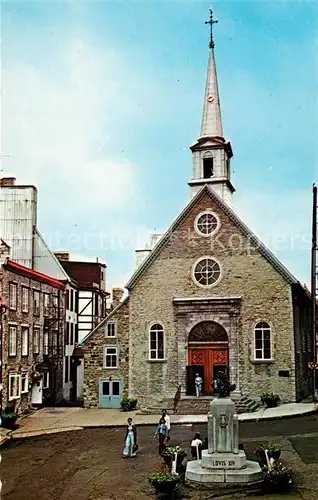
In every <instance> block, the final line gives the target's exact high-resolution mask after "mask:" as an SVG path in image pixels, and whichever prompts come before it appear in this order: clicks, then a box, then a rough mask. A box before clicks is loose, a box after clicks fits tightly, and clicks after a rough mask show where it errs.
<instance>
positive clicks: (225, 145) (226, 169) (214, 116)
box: [189, 9, 235, 205]
mask: <svg viewBox="0 0 318 500" xmlns="http://www.w3.org/2000/svg"><path fill="white" fill-rule="evenodd" d="M217 22H218V21H217V20H216V19H214V17H213V11H212V10H211V9H210V19H209V21H206V23H205V24H209V25H210V42H209V62H208V72H207V79H206V87H205V96H204V104H203V115H202V123H201V134H200V137H199V139H198V140H197V142H196V143H195V144H193V146H191V148H190V149H191V151H192V153H193V179H192V180H191V181H190V182H189V185H190V187H191V191H192V195H195V194H196V192H197V191H198V190H199V189H200V188H201V187H202V186H203V185H204V184H208V185H210V187H211V188H212V189H214V190H215V191H216V193H217V194H218V195H219V196H220V197H221V198H222V199H223V200H224V201H225V202H226V203H227V204H228V205H231V203H232V193H233V192H234V191H235V189H234V187H233V185H232V184H231V181H230V176H231V172H230V159H231V157H232V156H233V153H232V148H231V144H230V142H227V141H226V140H225V139H224V137H223V126H222V116H221V107H220V96H219V88H218V78H217V70H216V64H215V56H214V47H215V44H214V39H213V25H214V24H216V23H217Z"/></svg>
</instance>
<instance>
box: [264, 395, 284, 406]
mask: <svg viewBox="0 0 318 500" xmlns="http://www.w3.org/2000/svg"><path fill="white" fill-rule="evenodd" d="M261 401H262V404H263V405H265V406H266V408H276V406H278V404H279V403H280V397H279V396H278V394H274V393H273V392H265V393H264V394H262V396H261Z"/></svg>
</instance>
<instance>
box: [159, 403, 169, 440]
mask: <svg viewBox="0 0 318 500" xmlns="http://www.w3.org/2000/svg"><path fill="white" fill-rule="evenodd" d="M161 418H164V419H165V422H166V426H167V429H168V435H167V441H170V417H169V415H168V413H167V410H162V412H161Z"/></svg>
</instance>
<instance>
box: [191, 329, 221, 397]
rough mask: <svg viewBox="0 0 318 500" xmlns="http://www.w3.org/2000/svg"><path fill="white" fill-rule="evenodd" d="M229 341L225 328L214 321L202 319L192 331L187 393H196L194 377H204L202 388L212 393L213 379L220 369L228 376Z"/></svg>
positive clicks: (206, 392) (207, 392) (205, 391)
mask: <svg viewBox="0 0 318 500" xmlns="http://www.w3.org/2000/svg"><path fill="white" fill-rule="evenodd" d="M228 367H229V342H228V336H227V333H226V331H225V329H224V328H223V327H222V326H221V325H220V324H218V323H215V322H214V321H202V322H201V323H198V324H197V325H196V326H195V327H194V328H193V329H192V330H191V332H190V334H189V339H188V367H187V393H188V394H194V393H195V387H194V378H195V374H196V373H199V374H200V376H201V377H202V379H203V387H202V390H203V392H204V393H205V394H211V393H212V388H211V381H212V380H214V379H215V378H216V376H217V374H218V372H219V371H220V370H223V371H224V372H225V373H226V374H227V376H228Z"/></svg>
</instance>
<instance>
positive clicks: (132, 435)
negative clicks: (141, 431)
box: [123, 418, 138, 458]
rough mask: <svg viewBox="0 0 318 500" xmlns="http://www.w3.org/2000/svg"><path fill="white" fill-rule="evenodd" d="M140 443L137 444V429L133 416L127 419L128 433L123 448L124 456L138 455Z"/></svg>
mask: <svg viewBox="0 0 318 500" xmlns="http://www.w3.org/2000/svg"><path fill="white" fill-rule="evenodd" d="M137 450H138V444H137V429H136V426H135V425H134V424H133V421H132V419H131V418H128V420H127V427H126V434H125V446H124V450H123V457H124V458H127V457H135V456H136V455H137Z"/></svg>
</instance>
